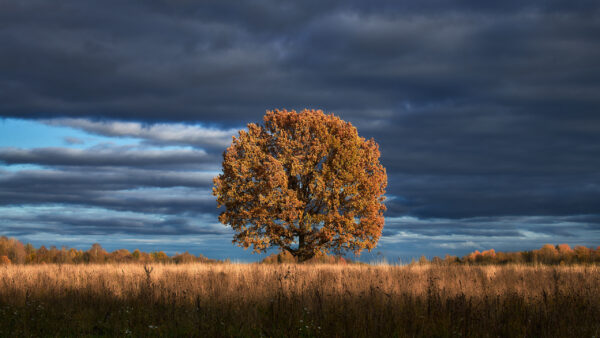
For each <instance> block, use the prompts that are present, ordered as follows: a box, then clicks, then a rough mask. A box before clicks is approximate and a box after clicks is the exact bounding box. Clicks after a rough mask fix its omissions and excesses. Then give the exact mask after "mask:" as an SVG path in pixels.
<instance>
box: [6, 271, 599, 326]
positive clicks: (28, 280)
mask: <svg viewBox="0 0 600 338" xmlns="http://www.w3.org/2000/svg"><path fill="white" fill-rule="evenodd" d="M599 319H600V267H598V266H597V265H587V266H582V265H575V266H545V265H538V266H525V265H504V266H499V265H487V266H469V265H450V266H447V265H434V264H425V265H418V264H414V265H408V266H392V265H376V266H374V265H343V264H337V265H332V264H329V265H328V264H322V265H320V264H313V265H308V264H278V265H266V264H202V263H193V264H153V265H146V266H144V265H141V264H101V265H94V264H89V265H68V264H63V265H58V264H44V265H41V264H40V265H4V266H0V336H21V337H24V336H61V337H63V336H124V337H125V336H186V337H187V336H198V337H206V336H215V337H230V336H236V337H237V336H250V337H260V336H266V337H288V336H289V337H346V336H349V337H378V336H390V337H414V336H428V337H431V336H436V337H498V336H501V337H509V336H510V337H598V336H599V335H600V320H599Z"/></svg>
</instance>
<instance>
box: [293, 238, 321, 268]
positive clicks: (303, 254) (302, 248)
mask: <svg viewBox="0 0 600 338" xmlns="http://www.w3.org/2000/svg"><path fill="white" fill-rule="evenodd" d="M292 255H293V256H294V257H295V258H296V260H297V261H298V263H302V262H305V261H307V260H309V259H311V258H313V257H315V253H314V250H312V248H311V247H310V246H309V245H308V243H306V237H305V235H304V234H300V235H298V250H295V251H294V252H292Z"/></svg>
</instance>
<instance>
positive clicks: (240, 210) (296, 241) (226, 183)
mask: <svg viewBox="0 0 600 338" xmlns="http://www.w3.org/2000/svg"><path fill="white" fill-rule="evenodd" d="M263 122H264V123H263V125H258V124H254V123H250V124H248V130H247V131H246V130H241V131H239V135H238V136H237V137H235V136H234V137H233V142H232V144H231V146H230V147H229V148H227V150H226V151H225V152H224V153H223V173H222V174H221V175H219V176H217V177H215V178H214V185H215V187H214V188H213V194H214V195H215V196H217V204H218V207H224V211H223V212H222V213H221V214H220V216H219V221H220V222H221V223H223V224H225V225H228V226H231V227H232V228H233V230H234V231H235V232H236V234H235V235H234V239H233V242H234V243H237V244H238V245H240V246H242V247H244V248H248V247H250V246H252V247H253V250H254V252H264V251H266V250H267V249H268V248H270V247H272V246H277V247H279V248H280V249H281V250H286V251H288V252H290V253H291V254H292V255H294V256H295V257H296V258H297V259H298V260H299V261H304V260H307V259H310V258H312V257H313V256H315V255H316V254H318V253H327V252H330V251H332V252H334V253H341V252H342V251H346V250H349V251H352V252H354V253H355V254H359V253H360V251H361V250H362V249H367V250H371V249H372V248H374V247H375V245H376V244H377V241H378V240H379V237H380V236H381V231H382V229H383V224H384V217H383V212H384V211H385V205H384V204H383V201H384V199H385V197H384V193H385V187H386V185H387V175H386V171H385V168H384V167H383V166H382V165H381V164H380V163H379V156H380V152H379V146H378V144H377V143H376V142H375V141H374V140H373V139H370V140H365V138H363V137H360V136H359V135H358V132H357V130H356V128H355V127H353V126H352V124H351V123H349V122H345V121H343V120H341V119H340V118H339V117H337V116H335V115H333V114H329V115H326V114H324V113H323V111H321V110H303V111H302V112H300V113H296V112H295V111H293V110H292V111H287V110H274V111H267V113H266V115H265V116H264V121H263Z"/></svg>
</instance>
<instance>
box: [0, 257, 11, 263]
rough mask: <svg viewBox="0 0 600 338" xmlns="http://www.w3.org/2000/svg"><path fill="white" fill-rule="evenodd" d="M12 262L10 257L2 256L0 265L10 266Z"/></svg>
mask: <svg viewBox="0 0 600 338" xmlns="http://www.w3.org/2000/svg"><path fill="white" fill-rule="evenodd" d="M10 264H11V261H10V259H9V258H8V257H6V256H1V257H0V265H10Z"/></svg>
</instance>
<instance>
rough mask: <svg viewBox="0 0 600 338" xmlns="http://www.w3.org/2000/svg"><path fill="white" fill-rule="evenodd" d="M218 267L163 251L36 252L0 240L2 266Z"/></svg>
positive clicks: (201, 258)
mask: <svg viewBox="0 0 600 338" xmlns="http://www.w3.org/2000/svg"><path fill="white" fill-rule="evenodd" d="M193 262H199V263H218V262H220V261H217V260H214V259H208V258H206V257H204V256H202V255H198V256H194V255H192V254H190V253H188V252H184V253H181V254H175V255H173V256H168V255H167V254H166V253H164V252H163V251H154V252H149V253H148V252H143V251H140V250H137V249H136V250H134V251H133V252H130V251H129V250H127V249H119V250H115V251H113V252H107V251H106V250H104V249H103V248H102V246H101V245H100V244H98V243H95V244H93V245H92V247H91V248H90V249H89V250H87V251H83V250H78V249H74V248H67V247H64V246H63V247H62V248H60V249H59V248H57V247H55V246H51V247H50V248H46V247H45V246H43V245H42V246H41V247H39V248H37V249H36V248H35V247H34V246H33V245H31V244H30V243H27V244H23V243H21V242H20V241H18V240H16V239H14V238H7V237H4V236H2V237H0V265H3V264H44V263H46V264H48V263H57V264H63V263H64V264H86V263H176V264H179V263H193Z"/></svg>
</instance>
